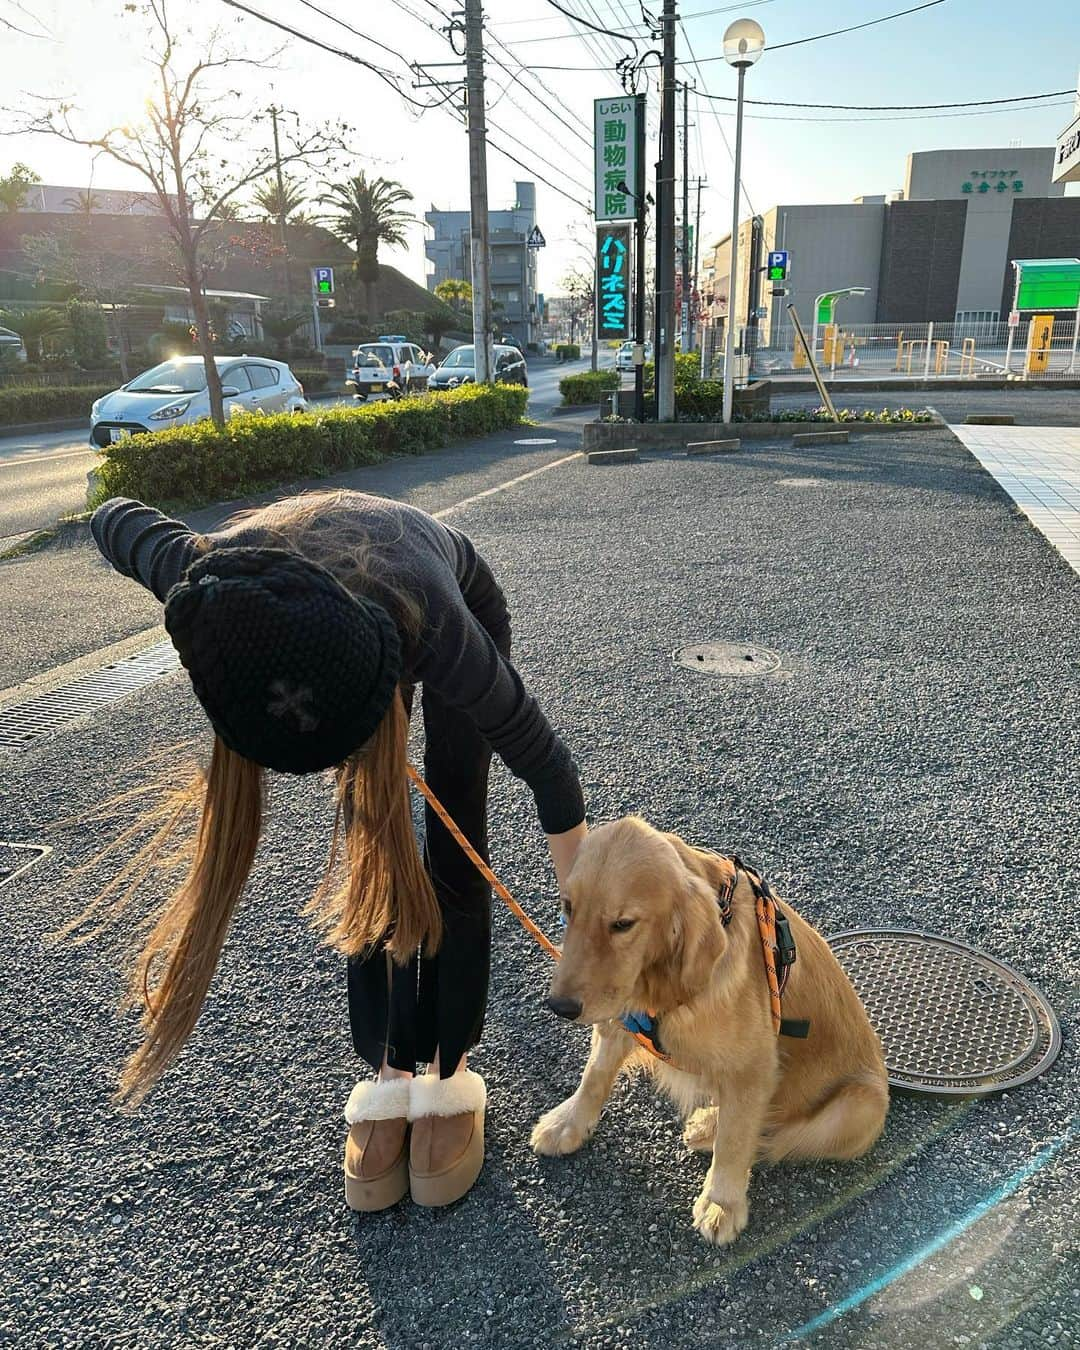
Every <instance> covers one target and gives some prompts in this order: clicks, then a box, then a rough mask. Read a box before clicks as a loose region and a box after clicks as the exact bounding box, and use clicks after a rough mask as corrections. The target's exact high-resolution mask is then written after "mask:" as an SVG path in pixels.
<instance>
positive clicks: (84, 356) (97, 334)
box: [67, 300, 109, 370]
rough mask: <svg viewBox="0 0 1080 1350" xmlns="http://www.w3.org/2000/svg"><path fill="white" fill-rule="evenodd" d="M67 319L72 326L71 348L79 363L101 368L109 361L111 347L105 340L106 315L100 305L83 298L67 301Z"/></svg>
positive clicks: (88, 368) (95, 368) (86, 366)
mask: <svg viewBox="0 0 1080 1350" xmlns="http://www.w3.org/2000/svg"><path fill="white" fill-rule="evenodd" d="M67 320H68V324H69V325H70V327H71V348H72V351H73V353H74V356H75V361H76V363H77V364H78V365H80V366H83V367H84V368H85V369H86V370H100V369H101V367H102V366H104V365H107V364H108V361H109V347H108V343H107V342H106V340H105V316H104V315H103V314H102V312H101V306H100V305H91V304H87V303H86V302H85V301H83V300H69V301H68V302H67Z"/></svg>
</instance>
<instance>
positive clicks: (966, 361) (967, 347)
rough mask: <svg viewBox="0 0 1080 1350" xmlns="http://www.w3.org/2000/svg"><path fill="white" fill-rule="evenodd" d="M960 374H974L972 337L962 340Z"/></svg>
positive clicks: (973, 340) (973, 343) (973, 342)
mask: <svg viewBox="0 0 1080 1350" xmlns="http://www.w3.org/2000/svg"><path fill="white" fill-rule="evenodd" d="M960 374H961V375H974V374H975V339H974V338H973V337H966V338H965V339H964V345H963V349H962V350H961V353H960Z"/></svg>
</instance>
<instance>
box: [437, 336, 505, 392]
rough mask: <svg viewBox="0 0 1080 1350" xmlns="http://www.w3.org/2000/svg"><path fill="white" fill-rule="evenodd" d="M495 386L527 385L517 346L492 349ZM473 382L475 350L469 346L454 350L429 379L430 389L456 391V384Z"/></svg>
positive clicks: (474, 379) (474, 376) (474, 378)
mask: <svg viewBox="0 0 1080 1350" xmlns="http://www.w3.org/2000/svg"><path fill="white" fill-rule="evenodd" d="M492 360H493V361H494V363H495V371H494V376H495V383H496V384H522V385H524V386H525V387H526V388H528V385H529V374H528V370H527V368H526V365H525V358H524V357H523V356H522V354H521V353H520V352H519V351H518V349H517V348H516V347H503V346H498V347H495V348H493V349H492ZM475 382H476V349H475V347H473V346H472V344H471V343H470V344H468V345H467V346H462V347H455V348H454V350H453V351H452V352H451V353H450V355H449V356H448V357H447V358H446V360H445V361H444V362H443V363H442V365H441V366H440V367H439V368H438V370H437V371H436V372H435V374H434V375H432V377H431V379H430V380H428V388H429V389H456V388H457V387H458V385H459V384H475Z"/></svg>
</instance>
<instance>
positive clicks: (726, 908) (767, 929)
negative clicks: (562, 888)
mask: <svg viewBox="0 0 1080 1350" xmlns="http://www.w3.org/2000/svg"><path fill="white" fill-rule="evenodd" d="M406 772H407V773H408V775H409V778H410V780H411V781H412V783H413V784H414V786H415V787H416V788H417V790H418V791H419V792H420V793H421V794H422V795H423V797H424V798H425V800H426V801H427V803H428V804H429V806H430V807H431V809H432V810H433V811H434V812H435V814H436V815H437V816H438V817H439V819H440V820H441V821H442V823H443V824H444V825H445V826H446V828H447V829H448V830H449V831H450V834H451V835H452V837H453V838H454V839H455V840H456V842H457V844H458V847H459V848H460V849H461V850H462V852H463V853H464V854H465V856H466V857H467V858H468V859H469V861H470V862H471V863H472V865H473V866H474V867H475V868H476V869H477V871H478V872H479V873H480V875H481V876H482V877H483V878H484V880H485V881H486V882H487V883H488V885H489V886H491V888H492V890H494V892H495V894H496V895H497V896H498V897H499V899H500V900H501V901H502V902H503V904H504V905H506V907H507V909H509V910H510V912H511V914H513V915H514V916H515V917H516V918H517V920H518V922H519V923H520V924H521V926H522V928H524V929H525V931H526V932H527V933H529V934H531V936H532V937H533V938H534V939H535V941H536V942H537V943H538V944H539V946H541V947H542V948H543V949H544V951H545V952H547V954H548V956H550V957H551V958H552V960H554V961H559V960H561V959H562V953H561V952H560V951H559V949H558V947H556V945H555V944H554V943H553V942H552V941H551V939H550V938H549V937H548V936H547V934H546V933H544V931H543V930H542V929H541V928H539V927H538V926H537V925H536V924H535V923H534V922H533V921H532V919H530V918H529V916H528V915H527V914H526V913H525V911H524V910H523V909H522V908H521V906H520V905H519V904H518V902H517V901H516V900H515V899H514V897H513V896H512V895H511V894H510V892H509V891H508V890H507V889H506V887H505V886H504V885H503V884H502V882H501V881H500V880H499V878H498V877H497V876H496V875H495V873H494V872H493V871H492V870H491V868H490V867H489V866H488V864H487V863H486V862H485V861H484V860H483V858H481V856H480V854H479V853H477V851H476V849H475V848H473V846H472V844H470V843H469V841H468V839H466V838H465V835H464V834H463V833H462V831H461V829H460V828H459V827H458V825H457V823H456V822H455V821H454V819H453V817H452V816H451V815H450V813H449V811H447V809H446V807H445V806H443V804H442V802H440V801H439V799H438V797H436V796H435V794H434V792H432V790H431V788H430V787H428V785H427V783H426V782H425V781H424V779H423V778H422V777H421V776H420V774H419V773H418V772H417V770H416V769H415V768H414V767H413V766H412V765H411V764H408V765H406ZM724 861H725V862H727V863H730V864H731V880H730V881H729V882H726V883H725V884H724V886H723V888H722V889H721V890H720V891H719V893H718V894H717V897H716V900H717V904H718V905H719V906H720V922H721V923H722V924H723V925H724V926H725V927H727V925H728V924H729V923H730V922H731V903H732V898H733V897H734V895H735V890H736V887H737V886H738V884H739V874H740V873H741V874H742V875H743V876H745V877H746V879H747V881H749V883H750V887H751V889H752V890H753V892H754V908H755V911H756V914H757V925H758V935H759V936H760V938H761V951H762V955H763V956H764V959H765V978H766V980H767V982H768V986H769V1005H770V1009H771V1011H772V1020H773V1029H774V1031H775V1032H776V1033H777V1035H778V1036H796V1037H800V1038H801V1037H805V1036H807V1035H808V1034H809V1031H810V1023H809V1022H806V1021H793V1020H791V1019H790V1018H785V1017H784V1016H783V1013H782V1009H781V998H782V996H783V993H784V987H785V985H786V984H787V980H788V974H789V973H790V970H791V967H792V966H793V965H794V964H795V941H794V939H793V937H792V936H791V926H790V925H789V924H788V921H787V919H786V918H785V917H784V915H783V914H782V913H781V911H780V909H779V907H778V905H777V903H776V897H775V896H774V895H773V893H772V891H771V890H770V889H769V884H768V882H767V881H765V880H764V879H763V878H762V877H761V875H760V874H759V873H758V872H757V871H756V870H755V869H754V868H752V867H747V866H746V865H745V864H744V863H742V862H740V860H739V859H738V858H735V857H732V858H724ZM622 1024H623V1026H624V1027H625V1028H626V1030H627V1031H628V1032H629V1033H630V1035H631V1036H633V1038H634V1040H636V1041H637V1042H638V1044H639V1045H641V1046H642V1047H643V1048H644V1049H645V1050H648V1051H649V1053H650V1054H651V1055H655V1056H656V1058H657V1059H662V1060H664V1061H665V1062H666V1063H671V1056H670V1055H668V1053H667V1052H666V1051H665V1050H664V1049H663V1047H662V1045H661V1042H660V1019H659V1018H658V1017H657V1016H656V1014H655V1013H654V1012H652V1011H649V1012H645V1013H627V1014H626V1016H625V1017H623V1018H622Z"/></svg>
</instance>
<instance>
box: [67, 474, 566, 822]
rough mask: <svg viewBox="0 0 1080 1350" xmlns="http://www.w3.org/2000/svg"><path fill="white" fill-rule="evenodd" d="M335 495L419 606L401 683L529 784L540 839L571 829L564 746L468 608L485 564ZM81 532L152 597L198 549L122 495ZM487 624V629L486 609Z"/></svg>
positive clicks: (420, 520)
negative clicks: (465, 727)
mask: <svg viewBox="0 0 1080 1350" xmlns="http://www.w3.org/2000/svg"><path fill="white" fill-rule="evenodd" d="M344 501H345V504H346V508H347V509H346V515H345V520H346V522H347V523H348V525H349V526H350V527H351V528H354V529H355V531H356V535H357V541H358V543H362V544H363V545H364V546H365V547H376V548H377V549H378V550H379V557H380V566H381V567H382V568H383V570H384V571H385V572H386V573H387V574H389V575H390V576H392V577H394V579H395V581H396V582H397V583H398V584H399V585H400V586H402V588H403V589H405V590H406V591H407V592H408V593H409V594H410V595H411V596H413V597H414V598H415V599H416V600H417V601H418V602H419V604H420V606H421V610H422V614H423V622H422V629H421V632H420V634H419V635H418V637H415V638H414V637H413V636H411V635H410V634H408V633H402V650H403V660H404V665H405V668H404V669H403V671H402V680H403V681H404V682H408V683H420V684H424V685H426V686H427V687H428V688H430V689H432V690H434V691H435V693H437V694H438V695H439V697H440V698H442V699H443V701H444V702H446V703H448V704H449V705H450V706H452V707H454V708H457V709H460V710H461V711H462V712H464V713H465V714H466V715H467V716H468V717H470V718H471V719H472V721H473V722H474V723H475V724H476V726H477V728H478V730H479V731H480V732H481V734H482V735H483V736H484V737H485V739H486V740H487V741H488V742H489V744H490V745H491V746H492V748H493V749H494V750H495V751H496V752H497V753H498V755H499V756H500V758H501V759H502V760H503V762H504V763H505V764H506V766H507V768H509V769H510V771H511V772H512V773H513V774H515V775H516V776H517V777H518V778H522V779H524V781H525V782H526V783H527V784H528V785H529V787H530V788H531V789H532V791H533V795H534V796H535V798H536V806H537V813H538V815H539V817H540V823H541V825H542V826H543V828H544V830H545V831H546V832H547V833H548V834H561V833H563V832H564V831H565V830H569V829H572V828H573V827H574V826H576V825H578V824H580V823H581V822H582V821H583V820H584V818H585V804H584V798H583V796H582V791H581V784H580V781H579V779H578V775H577V771H576V769H575V767H574V763H573V760H572V759H571V757H570V752H569V750H568V749H567V747H566V745H565V744H564V743H563V741H562V740H561V739H560V738H559V736H558V735H557V734H556V733H555V731H554V730H553V728H552V727H551V724H550V723H549V722H548V720H547V718H546V717H545V716H544V714H543V713H542V712H541V710H540V707H539V705H538V704H537V702H536V700H535V699H534V698H533V696H532V695H531V694H530V693H529V692H528V690H527V689H526V688H525V686H524V684H523V683H522V680H521V677H520V675H519V674H518V672H517V671H516V670H515V668H514V666H513V665H512V664H511V663H510V662H509V661H508V660H506V658H505V657H503V656H502V655H500V653H499V651H498V650H497V648H496V645H495V643H494V641H493V640H492V638H491V635H490V633H489V632H488V630H487V628H486V627H485V626H484V624H482V623H481V622H480V621H479V619H478V618H477V616H476V615H475V614H474V613H473V611H472V610H471V609H470V607H469V603H468V594H469V589H470V585H471V583H472V582H473V580H474V579H475V577H476V574H477V571H478V569H480V568H483V567H484V566H485V564H484V563H483V562H482V560H481V559H480V557H479V555H478V554H477V551H476V548H475V546H474V545H473V543H472V541H471V540H470V539H469V537H468V536H467V535H465V534H462V533H461V531H460V530H455V529H453V528H451V527H450V526H447V525H444V524H442V523H441V522H440V521H437V520H435V519H434V517H432V516H430V515H428V514H427V512H425V511H421V510H419V509H417V508H416V507H412V506H407V505H405V504H403V503H401V502H395V501H390V500H388V499H386V498H382V497H374V496H370V495H368V494H366V493H360V492H356V493H349V494H348V496H347V498H345V499H344ZM341 519H342V517H341V515H340V507H339V515H338V520H339V522H340V520H341ZM312 528H317V522H316V523H315V524H314V525H313V526H312ZM90 530H91V533H92V535H93V537H94V541H95V543H96V544H97V546H98V548H99V549H100V550H101V552H102V554H103V555H104V556H105V558H106V559H108V561H109V562H110V563H111V564H112V566H113V567H114V568H115V569H116V570H117V571H118V572H120V573H121V574H122V575H123V576H127V577H132V578H134V579H135V580H137V581H139V582H140V583H141V584H142V585H143V586H145V587H146V588H147V589H148V590H150V591H152V592H153V594H154V595H156V596H157V598H158V599H159V600H161V601H162V602H164V600H165V597H166V596H167V595H168V593H169V591H170V590H171V588H172V587H173V586H175V585H176V583H177V582H178V581H180V580H181V579H182V578H183V576H184V573H185V572H186V571H187V569H188V567H189V566H190V564H191V563H192V562H193V561H194V559H195V557H196V556H198V554H199V553H200V551H201V546H200V544H199V542H198V540H197V536H196V535H194V534H193V533H192V532H191V531H190V530H189V529H188V528H187V526H186V525H183V524H182V523H181V522H179V521H176V520H170V519H168V517H166V516H164V515H162V513H161V512H160V511H157V510H155V509H154V508H153V507H150V506H144V505H143V504H142V503H141V502H135V501H129V500H127V499H126V498H123V497H115V498H113V499H112V500H111V501H108V502H106V503H105V504H104V505H103V506H100V507H99V508H98V509H97V510H96V511H95V512H94V515H93V517H92V518H91V521H90ZM208 540H209V544H210V547H211V548H213V547H232V548H236V547H243V546H245V545H253V546H256V545H257V546H266V545H273V544H276V543H278V542H279V540H278V539H277V538H275V536H274V532H273V530H272V529H271V528H268V527H267V526H265V525H264V526H263V527H261V528H260V527H257V526H254V525H251V524H247V523H245V522H243V521H241V522H238V523H237V524H235V525H233V526H229V527H227V528H226V529H224V530H221V531H219V532H217V533H215V534H211V535H209V536H208ZM300 551H301V552H302V551H303V542H302V540H301V543H300ZM492 591H494V594H495V596H496V597H497V603H498V604H499V605H501V606H503V607H504V613H503V616H502V617H503V618H504V619H505V617H506V616H505V601H503V599H502V596H501V592H499V591H498V590H497V588H488V601H487V603H488V604H489V605H490V603H491V592H492ZM487 621H488V623H489V624H491V616H490V614H488V615H487ZM492 626H495V625H492Z"/></svg>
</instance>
